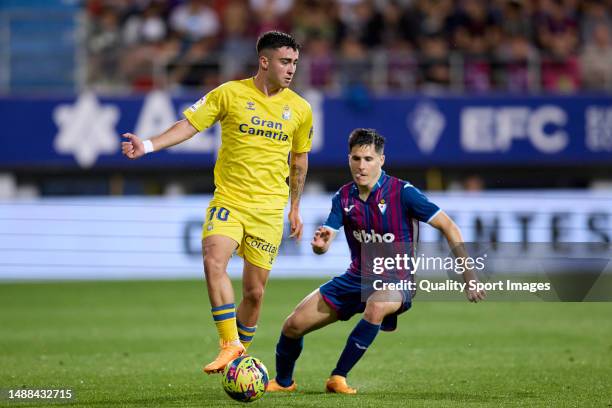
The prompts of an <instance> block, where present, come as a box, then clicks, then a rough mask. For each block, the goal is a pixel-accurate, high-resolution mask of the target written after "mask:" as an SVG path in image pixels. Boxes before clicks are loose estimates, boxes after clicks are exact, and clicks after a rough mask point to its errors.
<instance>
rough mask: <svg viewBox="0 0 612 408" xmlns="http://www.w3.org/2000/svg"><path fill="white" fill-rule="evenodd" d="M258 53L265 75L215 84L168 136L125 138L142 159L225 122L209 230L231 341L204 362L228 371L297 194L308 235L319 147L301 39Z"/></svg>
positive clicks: (277, 35)
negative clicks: (304, 90) (303, 76)
mask: <svg viewBox="0 0 612 408" xmlns="http://www.w3.org/2000/svg"><path fill="white" fill-rule="evenodd" d="M257 53H258V57H259V69H258V72H257V75H255V77H252V78H248V79H243V80H239V81H230V82H226V83H224V84H222V85H220V86H219V87H217V88H216V89H213V90H212V91H210V92H209V93H208V94H207V95H205V96H204V97H203V98H201V99H200V100H199V101H197V102H196V103H195V104H193V105H192V106H191V107H190V108H188V109H186V110H185V111H184V112H183V114H184V116H185V119H183V120H180V121H178V122H176V123H175V124H174V125H173V126H171V127H170V128H169V129H167V130H166V131H164V132H163V133H161V134H160V135H157V136H155V137H152V138H150V139H148V140H141V139H140V138H139V137H138V136H136V135H133V134H131V133H126V134H124V135H123V136H124V137H126V138H127V139H128V140H127V141H126V142H123V143H122V150H123V154H124V155H126V156H127V157H128V158H130V159H136V158H139V157H141V156H143V155H144V154H146V153H149V152H153V151H156V150H161V149H165V148H167V147H170V146H173V145H176V144H178V143H181V142H183V141H185V140H187V139H189V138H191V137H192V136H194V135H195V134H196V133H198V132H200V131H202V130H203V129H206V128H208V127H210V126H212V125H213V124H214V123H216V122H217V121H219V122H220V123H221V147H220V150H219V154H218V158H217V162H216V164H215V170H214V176H215V193H214V197H213V199H212V201H211V202H210V205H209V207H208V209H207V211H206V215H205V216H206V218H205V220H204V224H203V229H202V255H203V257H204V272H205V275H206V284H207V286H208V297H209V299H210V304H211V307H212V315H213V320H214V322H215V325H216V327H217V331H218V333H219V338H220V345H221V350H220V352H219V355H218V356H217V358H216V359H215V360H214V361H213V362H211V363H210V364H208V365H206V366H205V367H204V371H205V372H206V373H208V374H210V373H217V372H220V371H222V370H223V369H224V368H225V366H226V365H227V364H228V363H229V362H230V361H232V360H233V359H235V358H236V357H238V356H240V355H242V354H243V353H244V351H245V350H246V347H248V346H249V344H250V343H251V341H252V339H253V336H254V334H255V331H256V328H257V320H258V318H259V312H260V308H261V304H262V299H263V293H264V288H265V286H266V282H267V280H268V276H269V273H270V269H271V268H272V264H273V263H274V260H275V258H276V255H277V254H278V248H279V245H280V242H281V238H282V234H283V212H284V207H285V205H286V203H287V199H288V196H289V193H290V194H291V207H290V211H289V216H288V218H289V223H290V225H291V235H290V236H291V237H294V238H296V239H300V238H301V235H302V221H301V219H300V215H299V203H300V196H301V194H302V190H303V187H304V181H305V178H306V172H307V170H308V152H309V151H310V147H311V144H312V110H311V107H310V105H309V104H308V102H306V100H304V99H303V98H302V97H300V96H299V95H298V94H296V93H295V92H293V91H292V90H290V89H288V87H289V85H290V83H291V80H292V79H293V75H294V74H295V70H296V67H297V61H298V56H299V46H298V44H297V43H296V42H295V40H294V39H293V38H292V37H291V36H290V35H288V34H285V33H281V32H277V31H271V32H267V33H265V34H263V35H261V36H260V37H259V39H258V40H257ZM289 154H290V160H289V164H288V163H287V157H288V156H289ZM287 176H289V186H288V185H287V182H286V178H287ZM234 251H237V253H238V255H240V256H241V257H242V258H243V259H244V269H243V275H242V301H241V303H240V305H239V306H238V308H236V307H235V304H234V291H233V289H232V284H231V281H230V279H229V277H228V275H227V271H226V268H227V264H228V262H229V259H230V257H231V256H232V253H233V252H234Z"/></svg>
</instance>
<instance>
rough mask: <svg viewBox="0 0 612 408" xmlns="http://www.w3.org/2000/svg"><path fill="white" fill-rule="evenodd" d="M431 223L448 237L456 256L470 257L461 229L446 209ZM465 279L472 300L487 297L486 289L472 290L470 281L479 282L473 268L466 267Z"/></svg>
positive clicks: (467, 293) (476, 300)
mask: <svg viewBox="0 0 612 408" xmlns="http://www.w3.org/2000/svg"><path fill="white" fill-rule="evenodd" d="M429 224H430V225H431V226H432V227H434V228H437V229H438V230H440V232H442V234H443V235H444V237H445V238H446V241H447V242H448V246H449V247H450V248H451V250H452V251H453V254H454V255H455V257H456V258H467V257H468V253H467V250H466V249H465V245H464V243H463V237H462V236H461V230H460V229H459V227H458V226H457V224H455V222H454V221H453V220H452V219H451V218H450V217H449V216H448V215H446V213H445V212H444V211H440V212H439V213H438V214H437V215H436V216H435V217H434V218H433V219H431V220H430V221H429ZM463 280H464V282H465V283H467V284H468V287H467V289H466V291H465V292H466V296H467V298H468V300H469V301H470V302H478V301H479V300H484V298H485V297H486V293H485V291H484V290H479V291H477V290H470V288H469V284H470V281H475V282H478V277H477V276H476V273H475V272H474V271H473V270H472V269H468V268H466V270H465V272H464V273H463Z"/></svg>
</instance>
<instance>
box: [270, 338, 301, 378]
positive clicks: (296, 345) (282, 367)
mask: <svg viewBox="0 0 612 408" xmlns="http://www.w3.org/2000/svg"><path fill="white" fill-rule="evenodd" d="M303 347H304V338H303V337H300V338H299V339H292V338H290V337H287V336H285V335H284V334H283V333H281V335H280V337H279V339H278V344H277V345H276V382H277V383H279V384H280V385H281V386H283V387H288V386H290V385H291V384H293V369H294V367H295V362H296V360H297V359H298V357H299V356H300V353H301V352H302V348H303Z"/></svg>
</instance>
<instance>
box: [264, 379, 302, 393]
mask: <svg viewBox="0 0 612 408" xmlns="http://www.w3.org/2000/svg"><path fill="white" fill-rule="evenodd" d="M266 391H268V392H277V391H285V392H293V391H297V384H296V383H295V381H294V382H293V383H292V384H291V385H290V386H288V387H283V386H282V385H280V384H279V383H277V382H276V378H273V379H271V380H270V382H269V383H268V387H267V388H266Z"/></svg>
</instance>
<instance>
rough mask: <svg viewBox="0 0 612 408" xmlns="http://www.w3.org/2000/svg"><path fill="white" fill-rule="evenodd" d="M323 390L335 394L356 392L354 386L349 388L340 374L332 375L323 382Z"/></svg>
mask: <svg viewBox="0 0 612 408" xmlns="http://www.w3.org/2000/svg"><path fill="white" fill-rule="evenodd" d="M325 391H326V392H332V393H336V394H357V390H356V389H355V388H351V387H349V386H348V384H347V383H346V377H342V376H341V375H332V376H331V377H329V378H328V379H327V382H326V383H325Z"/></svg>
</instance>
